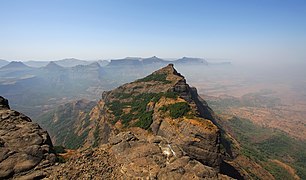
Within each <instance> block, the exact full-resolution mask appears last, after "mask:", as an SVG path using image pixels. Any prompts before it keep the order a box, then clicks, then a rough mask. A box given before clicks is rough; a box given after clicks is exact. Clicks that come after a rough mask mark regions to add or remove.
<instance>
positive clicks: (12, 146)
mask: <svg viewBox="0 0 306 180" xmlns="http://www.w3.org/2000/svg"><path fill="white" fill-rule="evenodd" d="M55 161H56V156H55V154H54V153H53V145H52V142H51V139H50V137H49V135H48V133H47V132H46V131H44V130H43V129H41V128H40V127H39V125H38V124H36V123H33V122H32V121H31V119H30V118H28V117H27V116H25V115H23V114H21V113H19V112H17V111H14V110H11V109H10V107H9V104H8V100H6V99H5V98H3V97H2V96H0V179H7V178H17V179H18V178H20V179H34V178H41V177H44V176H46V174H45V172H44V171H43V169H44V168H45V167H48V166H50V165H53V164H54V162H55Z"/></svg>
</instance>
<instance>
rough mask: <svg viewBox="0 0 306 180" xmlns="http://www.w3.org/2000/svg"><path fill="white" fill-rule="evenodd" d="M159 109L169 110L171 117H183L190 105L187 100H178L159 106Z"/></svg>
mask: <svg viewBox="0 0 306 180" xmlns="http://www.w3.org/2000/svg"><path fill="white" fill-rule="evenodd" d="M159 110H161V111H168V110H169V111H170V116H171V117H172V118H173V119H176V118H179V117H183V116H185V115H187V113H188V112H189V111H190V106H189V105H188V103H187V102H178V103H175V104H170V105H167V106H163V107H161V108H160V109H159Z"/></svg>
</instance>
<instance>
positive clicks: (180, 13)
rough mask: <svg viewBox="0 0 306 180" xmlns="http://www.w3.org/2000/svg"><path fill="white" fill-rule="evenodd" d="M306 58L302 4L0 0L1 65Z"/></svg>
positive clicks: (268, 0)
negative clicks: (185, 58)
mask: <svg viewBox="0 0 306 180" xmlns="http://www.w3.org/2000/svg"><path fill="white" fill-rule="evenodd" d="M154 55H156V56H159V57H164V58H172V57H180V56H193V57H203V58H206V57H208V58H225V59H232V60H240V61H245V62H248V61H251V60H261V61H264V60H269V61H283V60H284V61H292V60H299V61H303V60H306V1H305V0H240V1H239V0H223V1H222V0H210V1H208V0H184V1H183V0H108V1H106V0H105V1H103V0H82V1H80V0H65V1H64V0H49V1H48V0H0V59H7V60H54V59H62V58H68V57H75V58H79V59H103V58H121V57H126V56H143V57H149V56H154Z"/></svg>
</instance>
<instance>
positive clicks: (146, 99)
mask: <svg viewBox="0 0 306 180" xmlns="http://www.w3.org/2000/svg"><path fill="white" fill-rule="evenodd" d="M163 96H164V97H167V98H173V99H175V98H177V97H178V94H177V93H175V92H165V93H141V94H137V95H131V96H129V97H127V96H125V95H124V93H116V97H119V98H118V100H114V101H111V102H108V103H107V105H108V107H109V109H110V110H111V111H112V114H113V115H114V119H113V121H112V123H113V124H115V123H117V122H118V121H119V120H121V123H122V124H123V126H124V127H128V126H136V127H141V128H143V129H148V128H149V127H150V125H151V124H152V122H153V119H152V114H153V110H152V109H150V108H149V107H148V104H149V103H150V102H152V103H156V102H158V101H159V99H160V98H161V97H163ZM122 97H124V98H122ZM123 99H124V100H126V101H123ZM127 99H128V100H127ZM125 109H129V110H128V111H127V112H124V110H125ZM131 122H132V123H131Z"/></svg>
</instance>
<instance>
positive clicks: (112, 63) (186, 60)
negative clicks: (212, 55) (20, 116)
mask: <svg viewBox="0 0 306 180" xmlns="http://www.w3.org/2000/svg"><path fill="white" fill-rule="evenodd" d="M12 62H17V61H12ZM49 62H54V63H56V64H57V65H60V66H63V67H74V66H77V65H89V64H91V63H93V62H97V63H99V64H100V66H102V67H103V66H109V67H117V66H141V65H162V66H164V65H166V64H169V63H173V64H175V65H180V64H198V65H199V64H201V65H215V64H217V65H220V64H230V62H228V61H222V62H208V61H207V60H205V59H202V58H191V57H182V58H180V59H175V60H172V61H169V60H165V59H161V58H158V57H156V56H153V57H149V58H141V57H126V58H123V59H112V60H109V61H108V60H89V61H86V60H80V59H75V58H67V59H62V60H55V61H24V62H23V63H24V64H25V65H27V66H30V67H35V68H39V67H44V66H46V65H47V64H48V63H49ZM9 63H10V61H7V60H1V59H0V67H3V66H5V65H7V64H9Z"/></svg>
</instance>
